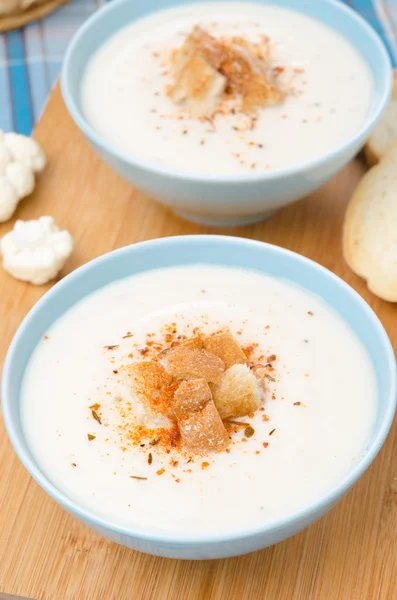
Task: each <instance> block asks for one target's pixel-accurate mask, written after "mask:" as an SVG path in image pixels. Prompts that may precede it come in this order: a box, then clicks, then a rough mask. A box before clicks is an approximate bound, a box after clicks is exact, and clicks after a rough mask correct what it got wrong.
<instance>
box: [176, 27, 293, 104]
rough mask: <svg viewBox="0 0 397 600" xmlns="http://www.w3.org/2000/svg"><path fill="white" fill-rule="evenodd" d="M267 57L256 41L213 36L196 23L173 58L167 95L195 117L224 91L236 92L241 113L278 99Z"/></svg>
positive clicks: (278, 91) (214, 102) (280, 98)
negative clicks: (240, 101) (173, 74)
mask: <svg viewBox="0 0 397 600" xmlns="http://www.w3.org/2000/svg"><path fill="white" fill-rule="evenodd" d="M267 49H268V48H266V50H267ZM268 59H269V57H268V56H267V53H266V52H265V51H264V48H263V47H262V46H261V45H259V44H251V43H250V42H248V41H246V40H244V39H243V38H239V37H233V38H231V39H229V40H228V39H217V38H215V37H214V36H212V35H210V34H209V33H207V32H206V31H204V30H203V29H201V28H200V27H198V26H196V27H194V29H193V30H192V32H191V33H190V35H189V36H188V37H187V38H186V40H185V42H184V44H183V45H182V46H181V48H180V49H179V50H178V52H177V53H176V55H175V57H174V61H173V63H174V69H175V83H174V85H173V86H172V87H171V89H170V91H169V96H170V98H171V99H172V100H173V101H174V102H176V103H177V104H183V105H184V106H185V108H187V109H188V110H189V111H190V112H192V113H193V114H196V115H198V116H209V115H211V114H212V113H213V112H214V111H215V109H216V108H217V106H218V105H219V104H220V102H221V101H222V100H223V99H224V96H225V95H226V94H228V95H229V96H230V95H233V94H234V95H240V96H241V100H242V110H243V111H245V112H252V111H255V110H256V109H257V108H260V107H262V106H266V105H268V104H274V103H276V102H280V101H281V100H282V99H283V93H282V92H281V90H280V89H279V88H278V87H277V85H276V81H275V79H274V76H273V73H272V70H271V69H270V68H269V64H268V62H269V60H268Z"/></svg>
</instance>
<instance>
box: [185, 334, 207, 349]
mask: <svg viewBox="0 0 397 600" xmlns="http://www.w3.org/2000/svg"><path fill="white" fill-rule="evenodd" d="M203 345H204V339H203V336H202V335H196V336H195V337H192V338H189V339H187V340H184V341H183V342H181V346H184V347H185V348H198V349H199V350H201V349H202V348H203V347H204V346H203Z"/></svg>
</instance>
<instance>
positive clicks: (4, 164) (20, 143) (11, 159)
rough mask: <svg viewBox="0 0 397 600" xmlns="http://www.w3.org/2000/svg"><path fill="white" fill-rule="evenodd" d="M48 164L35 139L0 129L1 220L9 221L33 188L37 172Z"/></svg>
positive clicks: (0, 221) (1, 221)
mask: <svg viewBox="0 0 397 600" xmlns="http://www.w3.org/2000/svg"><path fill="white" fill-rule="evenodd" d="M45 164H46V157H45V154H44V152H43V151H42V149H41V148H40V146H39V145H38V143H37V142H36V141H35V140H33V139H32V138H29V137H27V136H25V135H19V134H18V133H3V132H2V131H0V180H1V181H0V223H3V222H4V221H8V219H10V218H11V217H12V215H13V214H14V212H15V209H16V207H17V206H18V202H19V201H20V200H22V198H25V196H28V195H29V194H31V193H32V192H33V190H34V186H35V173H38V172H40V171H42V170H43V169H44V167H45ZM5 180H7V181H8V183H7V182H6V181H5ZM10 186H11V187H12V188H13V189H14V192H12V190H11V188H10Z"/></svg>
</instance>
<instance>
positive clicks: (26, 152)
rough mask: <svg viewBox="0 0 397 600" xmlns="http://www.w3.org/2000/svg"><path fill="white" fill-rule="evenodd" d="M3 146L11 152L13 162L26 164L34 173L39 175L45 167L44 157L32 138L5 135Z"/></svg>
mask: <svg viewBox="0 0 397 600" xmlns="http://www.w3.org/2000/svg"><path fill="white" fill-rule="evenodd" d="M3 144H4V146H5V147H6V148H7V149H8V150H9V151H10V152H11V155H12V157H13V160H14V161H16V162H18V163H24V164H26V165H27V166H28V167H30V168H31V169H32V171H34V172H35V173H40V172H41V171H42V170H43V169H44V167H45V166H46V162H47V160H46V156H45V154H44V152H43V150H42V149H41V148H40V146H39V145H38V143H37V142H36V140H34V139H33V138H31V137H27V136H26V135H20V134H19V133H5V134H4V137H3Z"/></svg>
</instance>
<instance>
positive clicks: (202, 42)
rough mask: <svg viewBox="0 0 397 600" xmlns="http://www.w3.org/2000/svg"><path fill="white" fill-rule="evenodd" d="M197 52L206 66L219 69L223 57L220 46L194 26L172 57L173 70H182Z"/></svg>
mask: <svg viewBox="0 0 397 600" xmlns="http://www.w3.org/2000/svg"><path fill="white" fill-rule="evenodd" d="M197 52H200V53H201V55H202V56H203V57H204V58H205V60H206V62H207V64H209V65H210V66H211V67H213V68H214V69H218V68H219V66H220V64H221V62H222V60H223V57H224V49H223V47H222V44H220V43H219V41H218V40H217V39H216V38H215V37H214V36H212V35H210V34H209V33H207V32H206V31H204V29H201V27H200V26H199V25H196V26H195V27H193V29H192V31H191V32H190V34H189V35H188V36H187V38H186V40H185V41H184V43H183V44H182V46H181V47H180V48H179V50H178V51H177V53H176V54H175V56H174V59H173V63H174V68H175V70H176V71H179V70H180V69H182V68H183V67H184V66H185V65H186V64H187V62H188V61H189V59H190V58H191V57H192V56H193V54H195V53H197Z"/></svg>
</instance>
